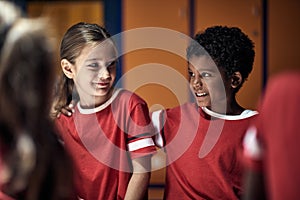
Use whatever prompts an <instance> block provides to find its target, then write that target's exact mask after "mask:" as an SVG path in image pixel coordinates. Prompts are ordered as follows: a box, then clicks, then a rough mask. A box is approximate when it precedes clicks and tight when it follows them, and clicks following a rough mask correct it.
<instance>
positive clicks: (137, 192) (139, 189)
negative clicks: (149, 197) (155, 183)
mask: <svg viewBox="0 0 300 200" xmlns="http://www.w3.org/2000/svg"><path fill="white" fill-rule="evenodd" d="M132 165H133V174H132V177H131V179H130V181H129V183H128V186H127V191H126V195H125V200H129V199H130V200H140V199H144V197H145V195H146V194H147V190H148V185H149V181H150V176H151V155H149V156H144V157H140V158H135V159H133V160H132Z"/></svg>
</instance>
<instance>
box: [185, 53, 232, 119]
mask: <svg viewBox="0 0 300 200" xmlns="http://www.w3.org/2000/svg"><path fill="white" fill-rule="evenodd" d="M188 72H189V82H190V87H191V89H192V91H193V92H194V96H195V98H196V101H197V104H198V106H200V107H208V108H210V109H211V110H213V111H215V112H220V113H223V112H225V110H224V109H226V105H227V97H226V96H227V91H229V88H230V87H231V85H230V81H229V80H227V79H226V78H225V73H224V72H223V71H222V70H219V68H218V67H217V66H216V64H215V63H214V62H213V60H212V59H211V58H210V57H209V56H200V57H199V56H192V57H191V59H190V60H189V66H188Z"/></svg>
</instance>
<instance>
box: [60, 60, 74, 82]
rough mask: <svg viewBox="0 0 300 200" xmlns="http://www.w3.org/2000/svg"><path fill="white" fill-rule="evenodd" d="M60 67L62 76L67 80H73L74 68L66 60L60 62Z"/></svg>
mask: <svg viewBox="0 0 300 200" xmlns="http://www.w3.org/2000/svg"><path fill="white" fill-rule="evenodd" d="M60 65H61V68H62V70H63V72H64V74H65V75H66V76H67V77H68V78H69V79H73V78H74V68H73V65H72V64H71V63H70V62H69V61H68V60H67V59H62V60H61V61H60Z"/></svg>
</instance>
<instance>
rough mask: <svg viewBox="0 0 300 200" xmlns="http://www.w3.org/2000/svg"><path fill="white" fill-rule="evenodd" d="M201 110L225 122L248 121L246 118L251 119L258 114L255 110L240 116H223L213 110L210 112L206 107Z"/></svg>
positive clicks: (246, 111)
mask: <svg viewBox="0 0 300 200" xmlns="http://www.w3.org/2000/svg"><path fill="white" fill-rule="evenodd" d="M201 108H202V110H203V111H204V112H205V113H206V114H208V115H210V116H212V117H216V118H219V119H225V120H241V119H246V118H249V117H252V116H254V115H257V114H258V112H257V111H254V110H244V111H243V112H242V113H241V114H240V115H223V114H220V113H216V112H214V111H212V110H209V109H208V108H206V107H201Z"/></svg>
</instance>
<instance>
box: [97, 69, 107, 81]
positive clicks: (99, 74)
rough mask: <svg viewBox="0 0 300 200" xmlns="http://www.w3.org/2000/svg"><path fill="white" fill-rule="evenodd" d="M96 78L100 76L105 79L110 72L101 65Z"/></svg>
mask: <svg viewBox="0 0 300 200" xmlns="http://www.w3.org/2000/svg"><path fill="white" fill-rule="evenodd" d="M98 78H100V79H101V80H107V79H109V78H110V73H109V71H108V70H107V68H106V67H103V68H102V69H100V71H99V73H98Z"/></svg>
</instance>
